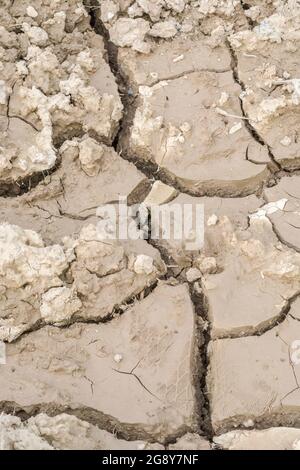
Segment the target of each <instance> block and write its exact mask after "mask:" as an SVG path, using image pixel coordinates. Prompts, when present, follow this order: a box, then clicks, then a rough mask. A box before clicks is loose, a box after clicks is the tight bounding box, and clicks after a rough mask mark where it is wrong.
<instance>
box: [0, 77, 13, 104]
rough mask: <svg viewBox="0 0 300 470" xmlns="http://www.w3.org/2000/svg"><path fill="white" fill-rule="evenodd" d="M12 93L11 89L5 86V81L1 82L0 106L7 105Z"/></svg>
mask: <svg viewBox="0 0 300 470" xmlns="http://www.w3.org/2000/svg"><path fill="white" fill-rule="evenodd" d="M10 91H11V89H10V87H8V86H7V85H6V84H5V81H4V80H0V105H1V104H4V105H5V104H7V101H8V96H9V93H10Z"/></svg>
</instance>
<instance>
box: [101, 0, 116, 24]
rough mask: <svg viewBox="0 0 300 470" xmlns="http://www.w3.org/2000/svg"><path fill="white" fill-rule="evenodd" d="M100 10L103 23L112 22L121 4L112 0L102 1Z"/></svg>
mask: <svg viewBox="0 0 300 470" xmlns="http://www.w3.org/2000/svg"><path fill="white" fill-rule="evenodd" d="M100 11H101V20H102V21H103V23H111V22H112V20H114V18H115V17H116V15H117V13H118V11H119V5H118V4H117V3H115V2H113V1H112V0H105V1H103V2H101V5H100Z"/></svg>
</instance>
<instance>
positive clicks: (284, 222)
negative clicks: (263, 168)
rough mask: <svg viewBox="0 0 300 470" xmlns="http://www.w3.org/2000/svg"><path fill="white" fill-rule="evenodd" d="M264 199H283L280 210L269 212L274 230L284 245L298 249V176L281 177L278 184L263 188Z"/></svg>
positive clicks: (299, 189) (273, 200)
mask: <svg viewBox="0 0 300 470" xmlns="http://www.w3.org/2000/svg"><path fill="white" fill-rule="evenodd" d="M264 195H265V199H266V201H267V202H268V203H272V202H276V201H280V200H284V201H285V205H284V208H283V209H282V210H279V211H276V212H274V213H272V214H269V215H268V217H269V219H270V220H271V222H272V224H273V227H274V230H275V232H276V234H277V236H278V238H280V240H282V241H283V242H284V243H285V244H286V245H288V246H290V247H292V248H294V249H295V250H297V251H300V237H299V230H300V218H299V213H300V177H299V176H291V177H286V178H282V179H281V181H279V183H278V185H276V186H274V187H273V188H268V189H265V191H264Z"/></svg>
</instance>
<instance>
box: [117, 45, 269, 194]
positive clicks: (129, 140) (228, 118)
mask: <svg viewBox="0 0 300 470" xmlns="http://www.w3.org/2000/svg"><path fill="white" fill-rule="evenodd" d="M188 46H190V48H189V52H188V53H186V50H187V48H188ZM165 49H166V46H165V45H162V46H158V47H157V49H156V50H155V51H154V52H153V53H152V56H151V55H150V56H149V58H148V56H147V58H146V59H144V58H143V57H142V58H141V59H139V58H138V57H136V56H134V59H135V60H133V59H132V53H130V52H128V53H120V54H119V57H120V64H121V67H122V69H123V71H125V73H126V74H127V76H128V77H129V81H130V82H131V80H132V79H133V83H135V84H136V86H138V85H139V88H138V90H139V93H138V99H137V108H136V111H135V115H134V117H133V123H132V126H131V128H130V131H129V133H128V135H127V137H126V138H125V141H124V144H123V145H122V149H124V147H125V149H126V150H125V151H126V153H127V154H128V155H134V156H135V157H136V159H137V160H144V161H146V162H147V161H151V162H153V163H155V164H156V165H158V167H159V168H161V169H163V170H165V171H166V172H167V175H168V177H169V178H170V180H171V181H174V182H176V183H177V184H178V186H179V187H180V188H181V189H182V190H184V191H187V192H190V193H192V194H197V195H202V194H208V195H215V194H218V195H222V196H226V195H230V196H237V195H247V194H249V193H253V192H255V191H256V190H257V189H258V188H259V187H260V186H261V184H262V183H263V181H265V180H266V179H267V177H268V176H269V170H268V164H269V163H270V159H269V155H268V149H267V147H266V146H264V145H261V144H260V143H259V142H257V141H256V140H255V139H254V138H253V137H252V135H251V134H250V133H249V130H248V128H247V127H246V126H245V121H244V118H243V114H242V110H241V106H240V100H239V95H240V93H241V91H242V90H241V88H240V86H239V85H238V84H237V83H236V82H235V80H234V78H233V74H232V71H231V70H230V60H231V58H230V55H229V52H228V50H227V49H226V48H225V47H224V46H223V47H218V48H216V49H213V48H212V47H211V46H210V43H209V41H207V40H206V39H205V38H202V39H198V40H194V41H192V40H191V41H190V44H186V43H185V44H182V41H180V40H178V41H177V43H175V51H174V50H172V52H171V51H170V50H169V52H168V53H166V54H165ZM199 50H200V53H199ZM175 52H176V56H175ZM210 52H211V54H210ZM185 54H187V55H186V56H185ZM182 56H183V60H182V61H181V60H180V61H179V62H177V61H176V57H177V58H178V57H179V58H180V57H182ZM195 57H197V58H196V59H195ZM174 61H175V62H174ZM139 62H140V65H138V66H137V65H135V64H136V63H138V64H139ZM144 65H146V67H144ZM157 71H159V72H157ZM153 77H155V78H153ZM141 83H142V85H141ZM153 83H154V84H153ZM148 84H149V85H148ZM179 110H180V112H179Z"/></svg>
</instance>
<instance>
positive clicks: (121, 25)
mask: <svg viewBox="0 0 300 470" xmlns="http://www.w3.org/2000/svg"><path fill="white" fill-rule="evenodd" d="M149 30H150V25H149V22H148V21H145V20H143V19H142V18H137V19H132V18H119V19H118V20H117V21H116V22H115V23H114V25H113V26H112V27H111V28H110V29H109V35H110V39H111V41H112V42H114V43H115V44H116V45H117V46H121V47H132V48H133V49H134V50H136V51H138V52H143V53H146V54H147V53H149V52H150V46H149V45H148V44H146V43H145V42H144V39H145V35H146V34H147V33H148V31H149Z"/></svg>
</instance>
